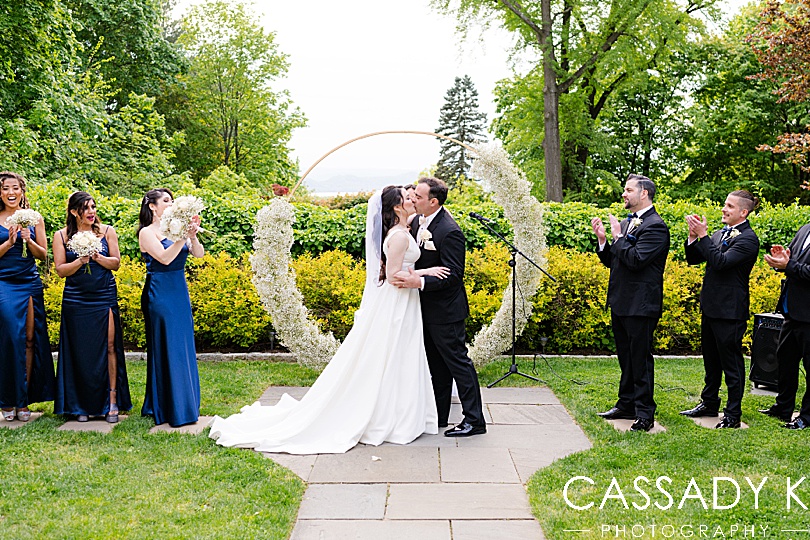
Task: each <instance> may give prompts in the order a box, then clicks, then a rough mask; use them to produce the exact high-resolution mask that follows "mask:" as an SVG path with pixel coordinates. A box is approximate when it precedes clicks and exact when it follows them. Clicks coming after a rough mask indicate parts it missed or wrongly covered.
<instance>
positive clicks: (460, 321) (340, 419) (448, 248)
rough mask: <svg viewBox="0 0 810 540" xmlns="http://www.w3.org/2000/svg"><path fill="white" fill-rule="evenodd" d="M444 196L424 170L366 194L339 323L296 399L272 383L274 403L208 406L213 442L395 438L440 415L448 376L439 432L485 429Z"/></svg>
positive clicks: (344, 445) (404, 438)
mask: <svg viewBox="0 0 810 540" xmlns="http://www.w3.org/2000/svg"><path fill="white" fill-rule="evenodd" d="M446 199H447V186H446V184H445V183H444V182H442V181H441V180H438V179H436V178H420V179H419V182H418V183H417V185H416V188H415V189H412V190H410V193H407V191H406V190H405V189H404V188H402V187H399V186H388V187H386V188H384V189H383V190H382V191H381V192H377V193H375V194H374V195H373V196H372V197H371V199H369V203H368V211H367V213H366V240H365V244H366V284H365V288H364V290H363V299H362V301H361V304H360V308H359V309H358V310H357V312H356V313H355V317H354V326H353V327H352V329H351V331H350V332H349V334H348V335H347V336H346V339H345V340H344V341H343V343H342V344H341V345H340V347H339V348H338V350H337V352H336V353H335V355H334V357H333V358H332V360H331V361H330V362H329V364H328V365H327V366H326V367H325V368H324V370H323V372H322V373H321V375H320V376H319V377H318V379H317V380H316V381H315V383H314V384H313V385H312V387H311V388H310V389H309V391H308V392H307V393H306V394H305V395H304V397H303V398H302V399H301V401H296V400H295V399H294V398H292V397H291V396H289V395H288V394H284V396H282V398H281V399H280V400H279V402H278V403H277V404H276V405H274V406H262V405H261V404H260V403H259V402H256V403H254V404H252V405H248V406H246V407H243V408H242V410H241V412H240V413H238V414H235V415H232V416H230V417H228V418H225V419H223V418H220V417H215V418H214V420H213V421H212V423H211V432H210V437H211V438H213V439H216V440H217V444H220V445H222V446H233V447H243V448H254V449H256V450H258V451H262V452H286V453H290V454H322V453H343V452H346V451H347V450H349V449H351V448H352V447H354V446H355V445H356V444H358V443H363V444H371V445H375V446H376V445H380V444H382V443H383V442H391V443H395V444H407V443H410V442H412V441H413V440H414V439H416V438H417V437H419V436H420V435H422V434H423V433H427V434H437V433H438V430H439V428H446V427H447V426H448V418H449V415H450V401H451V393H452V386H453V381H454V380H455V382H456V387H457V388H458V395H459V399H460V401H461V405H462V412H463V415H464V419H463V420H462V422H461V423H459V424H458V425H456V426H454V427H452V428H450V429H447V430H446V431H444V435H445V436H447V437H468V436H472V435H478V434H483V433H486V422H485V420H484V416H483V405H482V401H481V390H480V387H479V384H478V375H477V373H476V371H475V367H474V366H473V363H472V361H471V360H470V358H469V357H468V356H467V347H466V345H465V328H464V321H465V319H466V318H467V316H468V315H469V308H468V305H467V294H466V291H465V289H464V283H463V278H464V264H465V254H466V249H465V239H464V235H463V233H462V232H461V229H460V228H459V227H458V225H457V224H456V222H455V220H454V219H453V217H452V216H451V215H450V213H449V212H447V210H446V209H445V208H444V202H445V200H446ZM417 216H418V217H417ZM409 223H410V228H409V226H408V225H409Z"/></svg>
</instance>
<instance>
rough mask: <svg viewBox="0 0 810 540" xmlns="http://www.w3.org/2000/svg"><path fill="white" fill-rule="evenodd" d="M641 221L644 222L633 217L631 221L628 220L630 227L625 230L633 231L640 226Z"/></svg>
mask: <svg viewBox="0 0 810 540" xmlns="http://www.w3.org/2000/svg"><path fill="white" fill-rule="evenodd" d="M643 221H644V220H643V219H641V218H640V217H634V218H633V219H631V220H630V227H629V228H628V229H627V230H629V231H632V230H633V229H636V228H638V226H639V225H641V224H642V222H643Z"/></svg>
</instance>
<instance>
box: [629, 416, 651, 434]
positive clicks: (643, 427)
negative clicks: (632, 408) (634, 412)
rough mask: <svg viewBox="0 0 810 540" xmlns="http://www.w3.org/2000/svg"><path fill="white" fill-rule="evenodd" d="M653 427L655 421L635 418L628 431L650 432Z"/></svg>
mask: <svg viewBox="0 0 810 540" xmlns="http://www.w3.org/2000/svg"><path fill="white" fill-rule="evenodd" d="M654 425H655V421H654V420H653V419H652V418H636V421H635V422H633V425H632V426H630V431H650V430H651V429H652V428H653V426H654Z"/></svg>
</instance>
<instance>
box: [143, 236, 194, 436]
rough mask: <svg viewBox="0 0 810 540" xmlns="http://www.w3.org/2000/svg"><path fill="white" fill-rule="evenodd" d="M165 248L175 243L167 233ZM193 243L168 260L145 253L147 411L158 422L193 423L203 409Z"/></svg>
mask: <svg viewBox="0 0 810 540" xmlns="http://www.w3.org/2000/svg"><path fill="white" fill-rule="evenodd" d="M160 243H161V244H162V245H163V249H166V248H168V247H170V246H171V245H172V242H171V241H170V240H168V239H167V238H164V239H163V240H161V242H160ZM188 253H189V250H188V246H187V245H184V246H183V249H182V250H181V251H180V253H179V254H178V255H177V257H175V259H174V260H173V261H172V262H171V263H169V264H168V265H164V264H161V263H160V262H158V261H156V260H155V259H154V258H153V257H152V256H151V255H149V254H148V253H143V252H141V255H143V258H144V260H145V261H146V283H145V284H144V287H143V294H142V295H141V309H142V310H143V315H144V319H145V321H146V393H145V395H144V399H143V409H142V410H141V414H142V415H144V416H152V417H154V419H155V424H164V423H166V422H168V423H169V425H170V426H173V427H176V426H182V425H185V424H193V423H195V422H196V421H197V419H198V418H199V414H200V377H199V374H198V372H197V350H196V348H195V346H194V320H193V319H192V316H191V300H190V299H189V295H188V285H187V284H186V273H185V266H186V259H187V258H188Z"/></svg>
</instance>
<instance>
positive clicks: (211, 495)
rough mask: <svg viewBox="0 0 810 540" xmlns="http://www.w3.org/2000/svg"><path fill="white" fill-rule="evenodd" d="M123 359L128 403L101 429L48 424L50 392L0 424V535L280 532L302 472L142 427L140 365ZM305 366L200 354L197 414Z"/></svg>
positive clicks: (291, 519) (285, 532)
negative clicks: (20, 417) (13, 423)
mask: <svg viewBox="0 0 810 540" xmlns="http://www.w3.org/2000/svg"><path fill="white" fill-rule="evenodd" d="M127 368H128V371H129V380H130V388H131V390H132V394H133V395H132V397H133V405H134V407H133V410H132V413H131V414H130V415H129V417H128V418H127V419H126V420H124V421H122V422H121V423H119V424H118V425H117V426H116V427H115V429H114V430H113V432H112V433H111V434H108V435H104V434H99V433H78V432H69V431H58V430H57V428H58V427H59V426H60V425H61V424H62V422H63V420H62V419H61V418H59V417H56V416H54V415H53V414H52V410H53V408H52V404H51V403H46V404H41V405H39V406H38V407H36V409H38V410H41V411H44V416H43V417H42V418H40V419H39V420H37V421H36V422H32V423H31V424H30V425H27V426H25V427H21V428H18V429H0V538H2V539H15V540H20V539H27V538H31V539H41V538H77V539H89V538H116V539H125V538H132V539H143V538H161V539H163V538H279V539H282V538H287V537H288V536H289V534H290V532H291V530H292V527H293V525H294V523H295V517H296V515H297V513H298V506H299V504H300V501H301V497H302V496H303V493H304V489H305V485H304V483H303V482H302V481H301V480H300V479H299V478H298V477H297V476H295V475H294V474H292V473H291V472H289V471H288V470H286V469H284V468H282V467H280V466H278V465H276V464H275V463H273V462H272V461H271V460H269V459H266V458H264V457H262V456H261V455H260V454H258V453H255V452H249V451H245V450H239V449H225V448H222V447H220V446H217V445H216V444H214V442H213V441H211V440H210V439H208V438H207V436H206V435H205V434H203V435H196V436H195V435H184V434H178V433H159V434H154V435H150V434H148V431H149V429H150V428H151V427H152V426H153V425H154V423H153V421H152V420H151V419H150V418H143V417H141V416H140V407H141V404H142V402H143V388H144V379H145V374H146V364H145V362H143V361H133V362H128V363H127ZM316 376H317V373H316V372H315V371H313V370H311V369H307V368H304V367H300V366H298V365H295V364H287V363H273V362H262V361H253V362H248V361H233V362H221V363H208V362H204V363H200V379H201V387H202V407H201V413H202V414H203V415H213V414H220V415H227V414H232V413H234V412H237V411H238V410H239V408H240V407H241V406H243V405H246V404H249V403H252V402H253V401H254V400H255V399H257V398H258V397H259V396H260V395H261V393H262V391H264V389H265V388H267V387H268V386H270V385H309V384H311V383H312V382H313V381H314V380H315V377H316ZM206 433H207V431H206Z"/></svg>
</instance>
